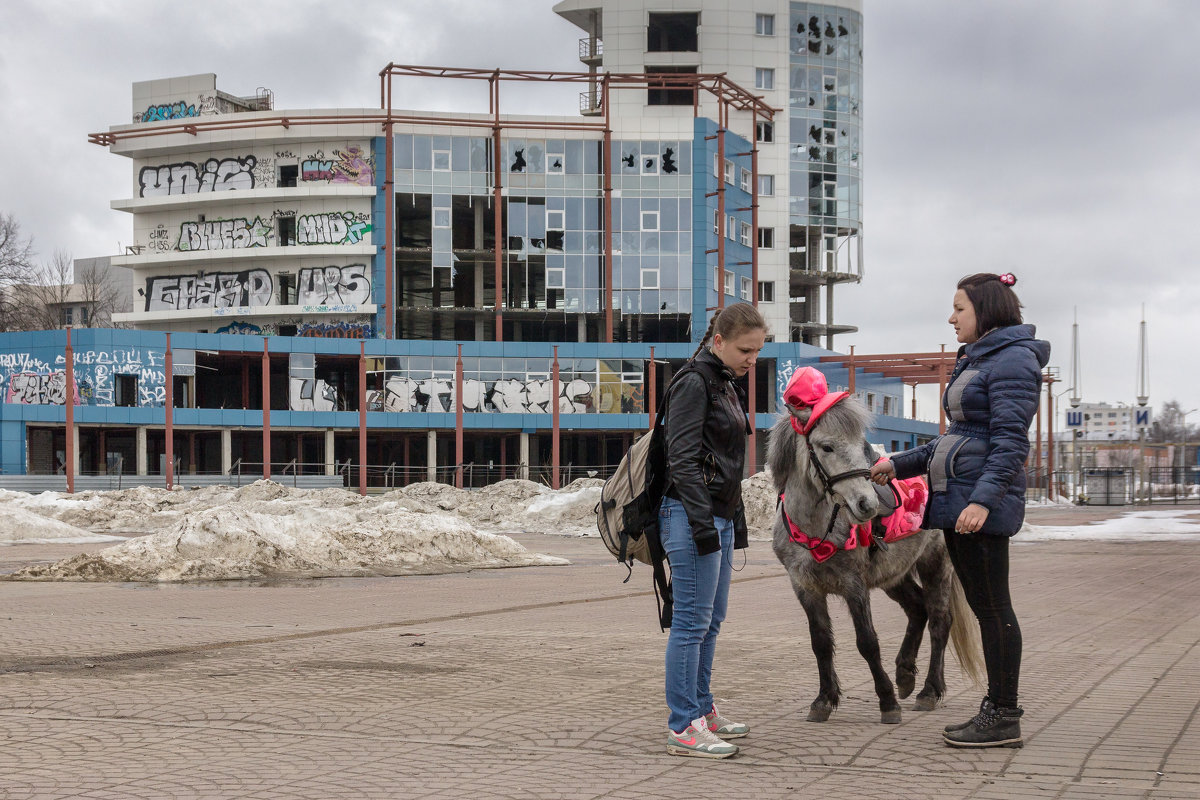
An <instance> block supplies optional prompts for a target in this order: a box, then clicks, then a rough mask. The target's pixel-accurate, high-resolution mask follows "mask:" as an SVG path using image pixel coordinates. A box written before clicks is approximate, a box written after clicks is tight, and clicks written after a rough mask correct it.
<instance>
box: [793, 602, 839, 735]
mask: <svg viewBox="0 0 1200 800" xmlns="http://www.w3.org/2000/svg"><path fill="white" fill-rule="evenodd" d="M794 588H795V587H794ZM796 597H797V598H798V599H799V600H800V605H801V606H803V607H804V613H805V614H806V615H808V638H809V640H810V641H811V642H812V650H813V655H814V656H816V657H817V673H818V675H819V676H820V680H821V686H820V689H819V691H818V692H817V697H816V699H815V700H813V701H812V705H811V706H809V708H808V721H809V722H824V721H825V720H827V719H829V715H830V714H832V713H833V710H834V709H835V708H837V705H838V700H839V699H840V698H841V687H840V686H839V685H838V678H837V672H835V671H834V669H833V623H832V622H831V621H830V619H829V604H828V603H827V602H826V600H825V595H817V594H810V593H808V592H806V591H804V590H802V589H799V588H796Z"/></svg>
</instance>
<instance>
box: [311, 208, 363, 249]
mask: <svg viewBox="0 0 1200 800" xmlns="http://www.w3.org/2000/svg"><path fill="white" fill-rule="evenodd" d="M370 231H371V222H370V216H368V215H367V214H355V213H353V212H350V211H342V212H340V213H339V212H333V213H329V214H304V215H302V216H301V217H300V218H299V219H298V220H297V223H296V233H297V241H298V242H300V244H358V243H359V242H361V241H362V240H363V236H365V235H366V234H367V233H369V232H370Z"/></svg>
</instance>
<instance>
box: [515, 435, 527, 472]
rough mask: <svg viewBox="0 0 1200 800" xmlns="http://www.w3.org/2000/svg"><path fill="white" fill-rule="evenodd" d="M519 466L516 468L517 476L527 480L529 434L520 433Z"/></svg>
mask: <svg viewBox="0 0 1200 800" xmlns="http://www.w3.org/2000/svg"><path fill="white" fill-rule="evenodd" d="M519 457H520V459H521V460H520V467H519V468H518V469H517V477H518V478H520V479H521V480H523V481H527V480H529V434H528V433H522V434H521V452H520V454H519Z"/></svg>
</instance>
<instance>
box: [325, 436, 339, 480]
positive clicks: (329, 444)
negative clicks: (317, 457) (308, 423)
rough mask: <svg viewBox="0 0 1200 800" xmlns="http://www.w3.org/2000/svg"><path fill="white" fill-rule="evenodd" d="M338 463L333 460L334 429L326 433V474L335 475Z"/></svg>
mask: <svg viewBox="0 0 1200 800" xmlns="http://www.w3.org/2000/svg"><path fill="white" fill-rule="evenodd" d="M336 472H337V463H336V462H335V461H334V460H333V428H330V429H329V430H327V431H325V474H326V475H334V474H336Z"/></svg>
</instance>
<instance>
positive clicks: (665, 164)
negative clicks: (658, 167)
mask: <svg viewBox="0 0 1200 800" xmlns="http://www.w3.org/2000/svg"><path fill="white" fill-rule="evenodd" d="M662 171H663V174H664V175H670V174H671V173H674V172H678V171H679V167H677V166H676V165H675V150H674V148H671V147H668V148H666V149H665V150H663V154H662Z"/></svg>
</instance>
